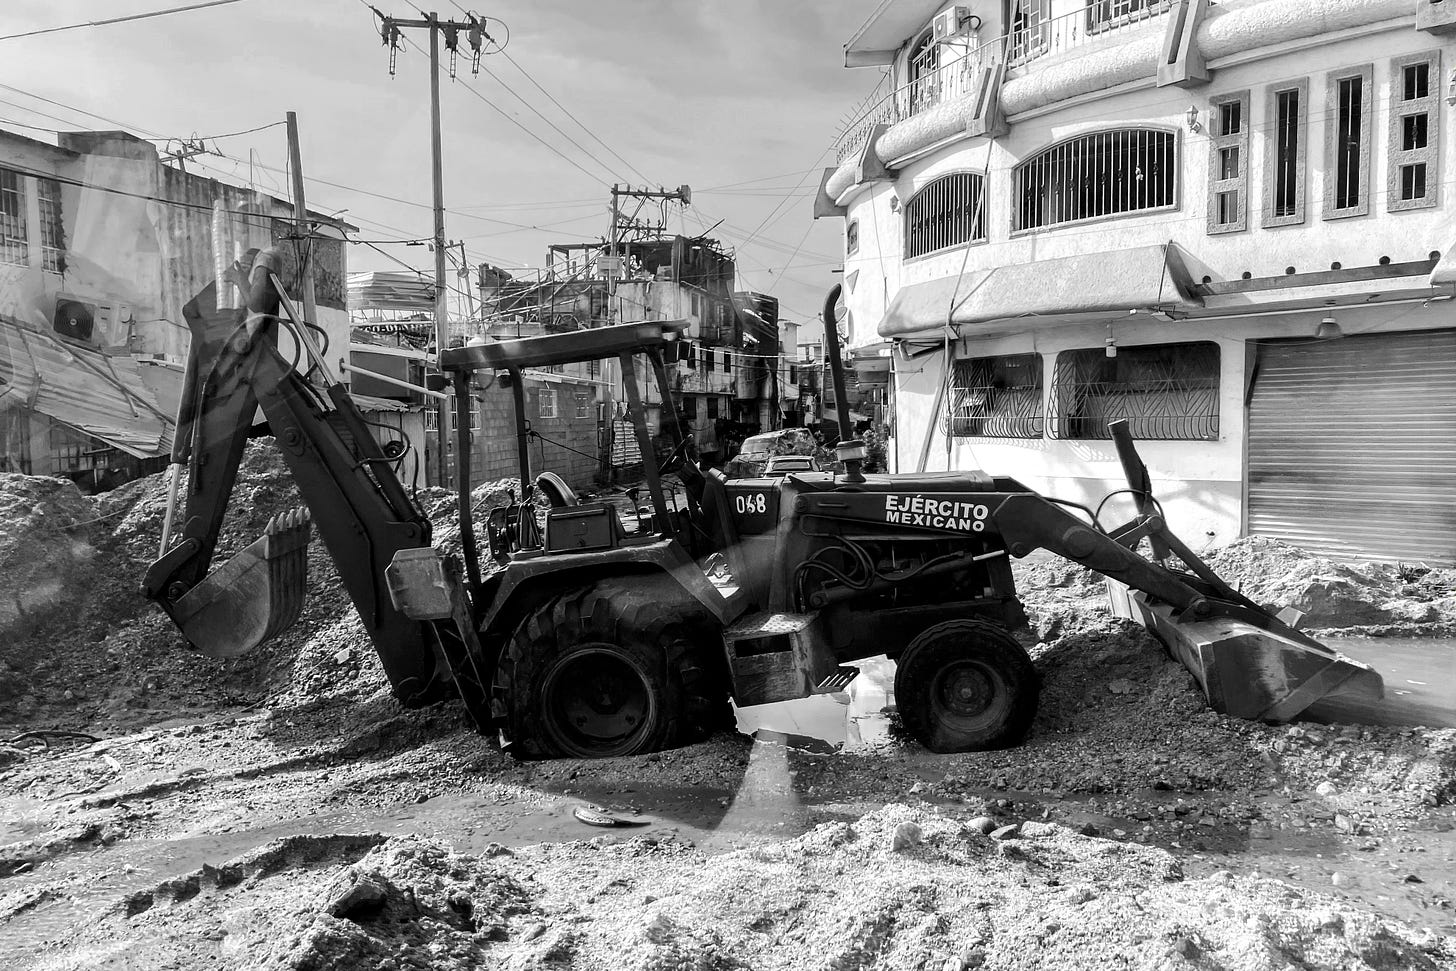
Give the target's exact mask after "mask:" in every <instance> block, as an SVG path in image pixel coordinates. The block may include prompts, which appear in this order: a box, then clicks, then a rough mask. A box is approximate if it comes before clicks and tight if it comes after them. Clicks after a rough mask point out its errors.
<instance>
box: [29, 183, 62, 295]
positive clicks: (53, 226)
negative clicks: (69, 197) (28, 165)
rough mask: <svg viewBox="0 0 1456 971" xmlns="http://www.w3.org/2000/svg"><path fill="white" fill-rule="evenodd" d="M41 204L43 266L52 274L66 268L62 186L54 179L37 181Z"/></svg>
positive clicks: (37, 191)
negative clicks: (62, 218) (62, 220)
mask: <svg viewBox="0 0 1456 971" xmlns="http://www.w3.org/2000/svg"><path fill="white" fill-rule="evenodd" d="M35 186H36V199H37V201H39V203H40V258H41V266H42V267H44V268H45V269H47V270H50V271H51V272H52V273H62V272H64V271H65V268H66V231H65V226H64V224H63V223H62V222H61V184H60V183H59V182H57V181H56V180H54V179H36V180H35Z"/></svg>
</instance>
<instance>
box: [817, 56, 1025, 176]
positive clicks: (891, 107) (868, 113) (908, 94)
mask: <svg viewBox="0 0 1456 971" xmlns="http://www.w3.org/2000/svg"><path fill="white" fill-rule="evenodd" d="M1004 42H1005V38H1003V37H997V38H996V39H995V40H992V41H988V42H987V43H985V44H982V45H981V46H980V47H977V48H976V49H974V50H971V51H967V52H965V53H963V54H961V55H960V56H958V57H955V59H954V60H950V61H947V62H946V63H944V64H939V65H937V64H936V63H935V60H936V58H935V57H930V58H925V57H922V58H919V59H917V63H916V65H915V66H914V68H913V70H912V73H913V74H914V75H915V78H914V80H912V81H911V82H910V83H908V84H902V85H900V86H899V87H898V88H895V89H894V90H893V91H890V92H889V93H887V94H883V95H879V96H878V97H876V94H878V92H879V89H878V88H877V89H876V91H875V92H873V93H871V96H870V98H868V99H866V103H867V104H868V107H867V108H865V109H864V110H863V111H862V112H860V113H859V114H858V115H857V116H856V117H855V119H854V120H853V121H851V122H850V123H849V125H847V126H846V127H845V129H844V131H843V133H841V134H840V136H839V139H838V141H837V142H836V144H835V148H836V150H837V152H838V160H839V162H841V163H843V162H845V161H847V160H848V159H850V158H852V157H853V156H855V155H856V154H858V152H859V151H860V150H861V149H862V148H863V147H864V144H865V142H866V141H867V140H868V139H869V137H870V133H871V132H873V131H874V130H875V126H876V125H893V124H895V123H896V122H901V121H904V120H905V119H907V118H912V117H914V116H915V115H917V114H920V113H922V112H925V111H929V110H930V109H931V108H934V107H935V106H937V105H942V104H949V103H951V102H953V101H959V100H960V99H962V98H968V97H970V96H971V95H973V94H975V92H976V85H977V84H978V83H979V82H980V79H981V76H982V71H983V69H984V68H987V67H990V66H993V65H995V64H997V63H998V62H999V61H1000V60H1001V51H1002V48H1003V47H1004ZM930 53H932V54H934V52H933V51H932V52H930Z"/></svg>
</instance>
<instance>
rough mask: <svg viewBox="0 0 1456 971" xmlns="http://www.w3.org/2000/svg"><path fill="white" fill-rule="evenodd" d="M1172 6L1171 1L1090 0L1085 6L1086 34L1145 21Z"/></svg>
mask: <svg viewBox="0 0 1456 971" xmlns="http://www.w3.org/2000/svg"><path fill="white" fill-rule="evenodd" d="M1172 6H1173V0H1091V2H1090V3H1088V4H1087V33H1089V34H1095V33H1097V32H1098V31H1102V30H1107V29H1109V28H1111V27H1118V26H1121V25H1122V24H1127V23H1132V22H1133V21H1137V20H1146V19H1147V18H1149V17H1152V16H1155V15H1157V14H1160V13H1162V12H1163V11H1165V10H1168V9H1169V8H1171V7H1172Z"/></svg>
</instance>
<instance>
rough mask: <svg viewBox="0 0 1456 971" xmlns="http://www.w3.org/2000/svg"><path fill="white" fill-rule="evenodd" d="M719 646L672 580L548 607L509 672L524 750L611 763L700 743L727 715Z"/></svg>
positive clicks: (578, 594) (519, 745) (631, 581)
mask: <svg viewBox="0 0 1456 971" xmlns="http://www.w3.org/2000/svg"><path fill="white" fill-rule="evenodd" d="M718 643H719V642H718V640H717V639H716V638H715V636H714V631H713V629H712V627H711V626H710V625H709V622H708V618H707V616H706V615H705V614H704V613H703V612H702V611H701V609H700V608H698V607H697V604H696V603H695V602H693V601H691V600H690V599H688V598H687V597H686V594H685V593H684V592H683V590H682V588H681V587H680V586H678V585H677V583H676V582H675V581H673V580H672V579H671V578H670V577H661V576H657V577H654V576H641V577H623V578H616V579H611V580H601V581H597V582H596V583H593V584H590V585H588V586H586V587H584V588H582V589H579V590H574V591H571V592H569V593H566V594H563V595H561V596H559V597H557V598H555V599H554V600H551V601H548V602H547V603H546V604H544V605H542V606H541V607H540V608H538V609H537V610H536V611H535V612H534V613H533V614H531V615H530V616H529V617H527V618H526V620H525V621H524V622H523V623H522V624H521V625H520V627H519V628H517V630H516V633H515V636H514V637H513V638H512V639H511V642H510V644H509V646H508V648H507V651H506V656H505V657H504V658H502V661H501V665H500V669H499V687H500V689H501V695H502V696H503V697H504V699H505V701H506V707H507V710H508V712H509V734H510V736H511V738H512V739H513V741H514V744H515V746H516V751H517V752H518V753H519V754H521V755H523V756H525V757H528V758H557V757H566V758H586V759H592V758H611V757H614V756H623V755H640V754H642V753H644V752H655V751H658V750H661V749H665V748H671V747H674V746H677V745H683V744H686V743H688V742H691V741H695V740H697V739H698V738H700V737H702V736H703V735H704V734H706V733H707V732H709V731H711V730H712V729H713V728H715V727H717V723H716V722H717V720H715V718H714V714H715V713H717V712H719V711H720V710H721V709H725V708H726V707H727V693H728V682H727V671H726V662H724V661H722V660H717V659H718V658H720V657H721V655H722V651H721V648H719V649H718V650H717V651H716V653H715V652H714V647H715V646H717V645H718ZM715 661H716V663H715ZM720 669H721V670H720Z"/></svg>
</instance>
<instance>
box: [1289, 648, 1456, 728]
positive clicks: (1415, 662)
mask: <svg viewBox="0 0 1456 971" xmlns="http://www.w3.org/2000/svg"><path fill="white" fill-rule="evenodd" d="M1327 643H1328V644H1329V646H1330V647H1333V648H1334V649H1335V650H1337V651H1339V652H1340V653H1342V654H1346V655H1348V656H1350V657H1352V658H1354V659H1355V660H1357V661H1363V662H1365V663H1366V664H1368V665H1370V666H1371V667H1373V668H1374V669H1375V670H1376V671H1379V672H1380V676H1381V677H1382V678H1384V679H1385V697H1384V698H1383V699H1381V700H1380V701H1375V702H1369V701H1364V700H1361V699H1359V698H1347V697H1342V696H1340V695H1338V694H1336V695H1330V696H1329V697H1327V698H1325V699H1324V700H1322V701H1320V702H1318V703H1316V704H1314V705H1311V706H1310V707H1309V708H1308V709H1307V710H1306V712H1305V716H1306V717H1309V718H1312V719H1314V720H1316V721H1326V722H1337V723H1338V722H1343V723H1350V722H1353V723H1356V724H1370V725H1412V726H1426V727H1429V728H1456V639H1453V638H1449V637H1424V638H1422V637H1341V638H1331V639H1330V640H1329V641H1328V642H1327Z"/></svg>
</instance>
